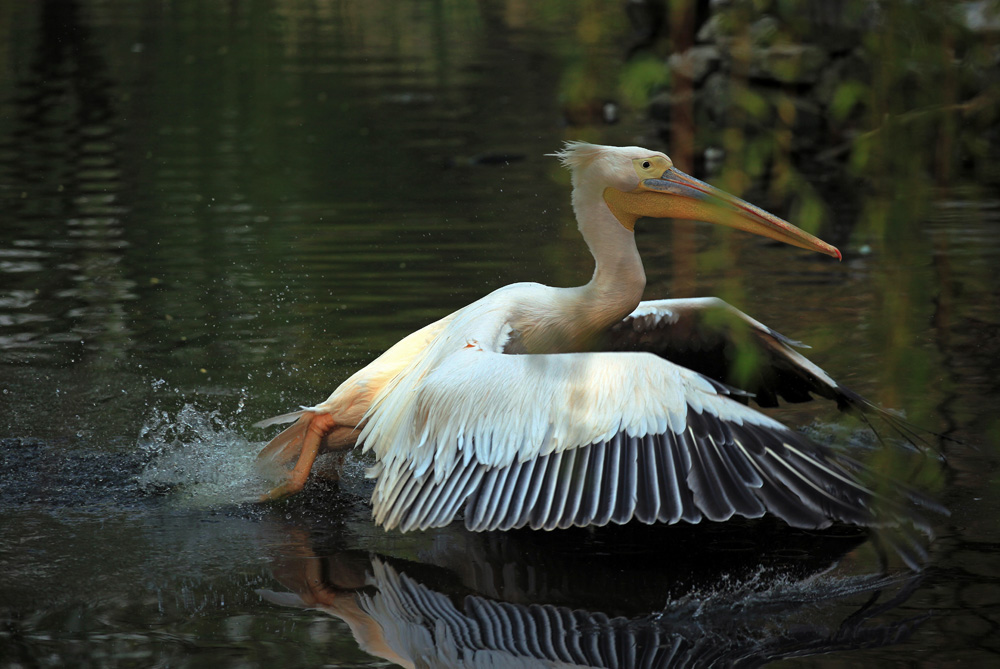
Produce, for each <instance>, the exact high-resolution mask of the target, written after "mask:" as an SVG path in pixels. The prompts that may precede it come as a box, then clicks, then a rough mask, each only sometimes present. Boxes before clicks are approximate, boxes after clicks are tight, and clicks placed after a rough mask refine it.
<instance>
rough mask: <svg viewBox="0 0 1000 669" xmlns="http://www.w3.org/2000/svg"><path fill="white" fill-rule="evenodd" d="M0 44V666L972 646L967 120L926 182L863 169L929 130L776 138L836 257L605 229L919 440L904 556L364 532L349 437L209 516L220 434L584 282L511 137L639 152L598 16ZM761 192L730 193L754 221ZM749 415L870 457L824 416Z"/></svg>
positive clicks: (997, 344) (978, 420)
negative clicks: (837, 141)
mask: <svg viewBox="0 0 1000 669" xmlns="http://www.w3.org/2000/svg"><path fill="white" fill-rule="evenodd" d="M0 34H2V35H3V38H4V39H3V41H2V44H3V45H4V48H3V49H2V50H0V392H2V396H0V575H2V580H0V665H2V666H69V665H72V666H151V665H155V666H207V665H215V666H220V665H224V666H274V665H279V664H280V665H307V666H316V665H336V666H362V665H384V664H385V662H386V661H390V662H399V663H402V664H404V665H408V666H414V665H416V666H449V665H456V664H459V663H460V661H464V662H466V663H467V664H469V665H472V666H527V665H525V662H526V660H525V658H527V657H534V658H538V663H539V664H538V665H537V666H552V665H553V664H554V663H556V662H560V661H561V662H569V663H576V664H584V665H586V664H592V665H596V666H705V665H708V664H713V663H715V664H720V665H722V664H732V663H739V662H742V663H744V664H746V665H751V666H752V665H757V664H760V663H766V662H768V661H770V660H775V659H779V658H792V659H790V660H789V661H791V662H799V663H801V664H803V665H809V666H813V665H817V664H819V665H824V666H846V665H848V664H850V665H856V664H857V663H863V664H864V665H866V666H869V665H896V664H901V665H906V666H913V665H919V666H937V665H940V664H945V663H948V664H951V663H959V662H964V663H969V664H972V665H975V666H981V665H986V664H990V663H992V662H995V661H996V655H997V654H998V652H1000V629H998V626H1000V523H998V521H997V518H1000V488H998V485H997V478H996V471H997V467H998V464H1000V453H998V450H997V449H998V444H1000V418H998V415H1000V414H997V412H996V403H997V400H998V398H1000V383H998V381H997V379H998V378H1000V363H998V361H1000V329H998V320H997V316H996V308H997V305H998V304H1000V278H998V273H997V271H996V268H997V266H998V263H1000V183H998V181H1000V179H997V172H996V170H995V169H989V168H988V166H989V165H990V164H996V163H995V161H991V159H990V156H991V155H992V156H994V157H995V156H996V153H995V151H996V147H995V145H990V144H989V141H990V139H989V137H988V136H986V137H976V138H970V137H968V136H966V135H963V134H962V133H961V131H956V132H955V134H954V135H953V136H951V135H949V137H952V138H953V139H955V140H956V141H955V144H954V146H955V148H954V149H953V150H954V151H955V152H957V156H958V157H957V158H956V160H955V161H954V167H953V169H951V170H950V171H948V172H947V174H946V175H944V176H942V173H941V171H940V169H938V171H937V172H934V171H933V170H932V171H931V172H929V173H928V175H929V176H926V177H924V176H914V175H915V174H917V173H918V171H919V170H918V171H911V170H907V169H902V168H900V167H899V166H900V165H921V166H923V165H927V164H936V163H934V159H933V155H936V154H934V153H933V152H934V151H935V150H936V149H935V147H938V148H940V145H939V144H933V145H932V144H929V143H925V142H922V141H918V140H920V139H921V138H920V137H919V136H917V135H907V132H908V131H907V130H906V129H905V128H904V130H903V131H898V132H899V133H900V136H899V137H897V138H896V139H894V140H893V141H892V143H891V144H890V145H889V146H888V148H886V146H882V151H883V153H882V154H879V153H878V151H875V152H874V153H873V155H876V156H877V155H882V160H883V161H884V164H882V165H881V166H880V165H878V164H873V165H872V166H871V167H870V169H871V170H872V172H871V173H870V174H868V173H864V171H863V169H862V172H861V173H860V174H859V173H858V172H857V169H858V168H857V165H856V164H855V165H854V167H853V168H852V167H851V165H850V164H848V163H843V162H842V163H839V165H840V167H839V168H837V167H832V166H831V165H830V164H828V163H823V162H813V161H810V160H808V159H806V160H801V161H800V163H799V164H800V165H801V170H802V173H803V174H805V175H809V176H807V177H806V178H807V183H808V184H809V185H810V186H809V187H810V188H812V189H813V191H814V192H816V193H818V195H817V197H819V198H820V200H821V201H822V202H823V203H824V208H825V211H827V214H826V215H825V218H824V219H823V226H824V227H823V228H822V229H821V234H822V235H823V236H824V237H826V238H829V239H830V241H832V242H834V243H836V244H837V245H839V246H840V247H841V249H842V250H843V251H844V256H845V259H844V262H843V263H840V264H837V263H834V262H831V261H829V259H827V258H822V257H813V256H810V255H808V254H805V253H800V252H798V251H797V250H794V249H790V248H787V247H784V248H781V247H776V246H773V245H770V244H766V243H762V242H760V241H758V240H755V239H746V238H743V237H739V236H737V235H725V234H722V233H720V232H719V231H716V230H708V229H706V228H705V227H702V226H695V225H689V224H677V225H672V224H669V223H665V222H652V221H647V222H645V223H644V225H643V226H642V227H641V229H640V230H639V236H638V239H639V244H640V250H641V251H642V253H643V255H644V257H645V259H646V268H647V274H648V277H649V281H648V288H647V293H646V294H647V296H648V297H662V296H667V295H673V296H685V295H713V294H714V295H721V296H723V297H725V298H726V299H728V300H730V301H731V302H733V303H734V304H736V305H737V306H739V307H740V308H741V309H743V310H745V311H746V312H748V313H750V314H752V315H754V316H755V317H757V318H758V319H760V320H762V321H764V322H765V323H768V324H769V325H771V326H773V327H775V328H776V329H778V330H780V331H782V332H783V333H784V334H786V335H788V336H790V337H792V338H794V339H799V340H802V341H805V342H807V343H809V344H811V345H812V347H813V348H812V350H811V351H810V357H811V358H812V359H813V360H815V361H816V362H818V363H819V364H821V365H822V366H823V367H824V368H825V369H827V370H828V371H829V372H830V373H831V374H832V375H833V376H834V377H835V378H837V379H838V380H840V381H841V382H843V383H845V384H846V385H849V386H851V387H853V388H854V389H856V390H858V391H860V392H862V393H863V394H865V395H866V396H868V397H870V398H872V399H873V400H875V401H876V402H878V403H880V404H882V405H884V406H887V407H891V408H893V409H894V410H898V411H901V412H904V413H905V415H906V416H907V417H908V418H909V419H910V420H911V421H912V422H914V423H916V424H918V425H921V426H925V427H926V428H927V429H929V430H932V431H935V432H939V433H942V434H945V435H947V436H948V437H949V438H950V440H938V439H935V438H932V439H931V441H932V442H933V445H934V446H935V448H938V449H941V450H943V451H944V453H945V455H946V457H947V462H946V463H945V464H943V465H941V464H939V463H936V462H934V461H933V460H929V459H926V458H919V459H916V461H915V464H914V463H913V462H911V463H910V464H909V465H907V466H908V467H909V470H907V471H901V472H899V474H900V475H905V477H906V478H908V479H910V480H913V481H915V482H916V483H917V484H919V485H921V486H924V487H927V488H930V489H931V490H933V491H934V494H935V495H936V496H937V497H938V498H939V499H940V500H941V501H942V502H943V503H945V504H946V505H947V506H948V507H949V508H950V510H951V512H952V515H951V516H950V517H947V518H936V519H935V521H936V522H935V529H936V532H937V537H936V539H935V540H934V541H933V543H932V544H931V546H930V561H929V566H928V568H927V569H926V570H925V572H923V573H922V574H919V575H913V574H910V573H907V572H905V571H901V570H893V571H891V572H890V573H889V574H888V575H882V574H880V570H879V560H878V555H877V552H876V551H875V550H874V548H873V546H872V545H871V542H870V541H869V540H868V538H867V537H866V535H865V534H864V533H859V532H856V531H854V530H852V529H850V528H838V529H834V530H831V531H828V532H814V533H808V532H798V531H790V530H788V529H787V528H783V527H781V526H780V525H779V524H777V523H771V522H769V521H767V520H765V521H761V522H757V523H749V522H748V523H727V524H724V525H721V526H717V527H708V526H705V527H668V528H646V527H643V528H629V527H626V528H619V529H615V530H612V531H607V532H597V533H591V532H565V533H562V532H560V533H554V534H533V533H531V532H526V533H510V534H506V535H505V534H484V535H474V534H470V533H467V532H465V531H464V530H462V529H460V528H458V527H452V528H445V529H442V530H439V531H435V532H428V533H421V534H415V535H398V534H395V533H385V532H383V531H382V530H380V529H377V528H374V527H373V526H372V524H371V521H370V515H369V513H370V512H369V508H368V506H367V497H368V495H369V492H370V489H369V487H368V486H369V484H368V483H367V482H366V481H365V480H364V477H363V470H364V461H363V460H362V458H360V457H358V458H356V459H354V460H352V461H350V462H349V463H348V470H347V476H346V479H345V481H343V482H342V484H341V485H339V486H332V485H329V484H323V483H322V482H316V483H312V484H310V486H309V487H308V488H307V490H306V492H305V493H303V494H302V495H299V496H298V497H297V498H294V499H292V500H289V501H288V502H287V503H282V504H277V505H273V506H269V507H259V506H255V505H252V504H245V503H243V502H244V501H245V500H247V499H250V498H253V497H254V496H255V495H257V494H259V493H260V492H261V490H262V489H263V486H264V483H263V482H262V481H259V480H257V479H256V478H255V476H254V474H253V471H252V468H251V463H252V461H253V456H254V454H255V453H256V451H257V450H259V448H260V447H261V446H262V444H263V442H264V441H265V440H266V439H267V436H268V435H267V434H264V433H262V432H260V431H257V430H254V429H253V428H251V427H250V424H252V423H253V422H254V421H256V420H259V419H261V418H264V417H267V416H270V415H272V414H275V413H280V412H282V411H285V410H288V409H289V408H293V407H295V406H297V405H299V404H301V403H312V402H315V401H318V400H320V399H322V398H323V397H325V396H326V395H327V394H328V393H329V392H330V390H332V389H333V388H334V387H335V386H336V384H337V383H338V382H339V381H340V380H342V379H343V378H345V377H346V376H348V375H349V374H350V373H351V372H353V371H354V370H356V369H357V368H358V367H359V366H362V365H364V364H365V363H367V362H368V361H369V360H371V359H372V358H373V357H375V356H376V355H377V354H378V353H379V352H381V351H382V350H384V349H385V348H386V347H387V346H389V345H391V344H392V343H393V342H395V341H396V340H397V339H398V338H400V337H401V336H403V335H405V334H406V333H408V332H410V331H412V330H414V329H416V328H418V327H420V326H422V325H424V324H426V323H427V322H429V321H430V320H432V319H435V318H438V317H440V316H442V315H444V314H446V313H448V312H449V311H451V310H453V309H455V308H458V307H460V306H462V305H464V304H466V303H468V302H469V301H472V300H474V299H476V298H478V297H479V296H481V295H483V294H485V293H486V292H489V291H490V290H492V289H493V288H495V287H498V286H500V285H503V284H507V283H510V282H513V281H520V280H536V281H542V282H546V283H553V284H557V285H572V284H575V283H581V282H583V281H585V280H586V279H587V278H588V276H589V273H590V271H591V266H590V260H589V257H588V254H587V252H586V248H585V247H584V245H583V244H582V243H581V242H580V241H579V240H578V238H577V236H576V233H575V230H574V229H573V223H572V214H571V211H570V209H569V206H568V195H569V188H568V177H567V175H566V174H565V173H563V172H562V171H561V170H560V169H559V168H558V166H557V164H556V162H555V161H554V160H553V159H551V158H546V157H544V155H543V154H545V153H548V152H551V151H552V150H554V149H556V148H558V146H559V145H560V143H561V141H562V140H564V139H589V140H595V141H602V142H607V143H613V144H625V143H628V144H632V143H637V144H640V145H645V146H650V147H653V148H664V147H665V143H664V139H663V137H662V136H661V135H660V134H659V133H658V131H657V128H656V126H655V125H654V124H653V123H651V122H650V121H649V120H648V119H647V118H646V113H645V107H644V106H641V105H640V106H636V107H630V106H629V105H628V104H626V103H625V101H624V100H622V99H620V97H621V96H620V95H619V91H620V87H619V84H620V83H621V82H620V78H621V74H620V73H621V71H623V67H624V65H623V63H624V56H625V54H626V52H627V51H628V49H627V43H628V39H629V38H628V37H627V36H628V35H629V34H630V33H629V26H628V23H627V21H626V19H625V17H624V14H623V12H622V11H621V8H620V6H619V4H618V3H608V6H607V7H604V6H590V5H588V4H587V3H575V2H574V3H571V2H565V3H548V4H542V5H539V6H536V5H534V4H533V3H518V2H499V1H496V2H493V1H490V2H481V3H474V2H462V1H459V0H453V1H445V2H421V3H391V2H360V1H359V2H306V1H303V2H246V3H243V2H236V3H225V4H216V3H198V2H173V3H124V2H116V1H112V2H84V3H73V2H37V3H11V4H10V5H8V4H5V5H3V6H2V7H0ZM981 39H991V38H981ZM910 55H911V56H912V54H910ZM884 76H888V75H884ZM921 83H922V82H921V81H919V80H918V81H917V85H920V84H921ZM924 84H926V85H925V86H924V88H921V89H918V90H921V91H923V90H926V91H927V93H926V95H925V97H924V98H920V99H919V100H916V101H915V102H913V104H917V103H920V104H924V103H926V104H927V105H933V104H934V102H935V98H934V95H937V94H940V95H944V92H943V91H942V87H941V86H935V85H934V84H933V83H926V82H924ZM944 89H947V87H944ZM580 91H584V92H583V93H581V92H580ZM588 91H589V93H588ZM982 92H983V94H984V95H987V97H988V95H989V94H995V90H993V91H992V92H991V91H989V90H986V91H982ZM607 100H617V101H618V102H619V103H620V110H619V115H620V122H618V123H616V124H613V125H609V124H606V123H604V122H603V121H602V120H601V118H600V111H599V110H600V109H601V107H602V105H603V104H604V102H606V101H607ZM933 108H934V109H937V107H933ZM595 110H596V111H595ZM907 118H909V117H907ZM963 122H965V121H963ZM956 127H962V126H961V124H959V125H958V126H956ZM888 134H889V130H885V132H883V133H882V135H879V134H878V133H876V134H874V135H872V136H874V137H875V141H876V142H877V141H882V140H880V139H879V137H880V136H881V137H884V136H886V135H888ZM974 139H977V140H980V141H979V144H977V143H976V142H975V141H973V140H974ZM897 140H898V141H897ZM907 140H908V141H907ZM886 141H888V140H886ZM983 142H985V143H986V144H985V146H984V145H983ZM991 151H993V152H994V153H992V154H991V153H990V152H991ZM887 156H888V157H887ZM984 156H985V157H984ZM855 162H856V161H855ZM983 165H986V166H987V168H984V167H982V166H983ZM837 169H839V170H840V171H839V172H838V171H836V170H837ZM851 169H855V171H854V172H851ZM922 169H923V168H922V167H921V168H920V170H922ZM919 173H920V174H923V172H922V171H919ZM707 176H709V177H711V176H712V175H707ZM769 192H772V193H773V190H769V189H768V187H767V186H766V184H758V185H756V186H754V187H753V188H752V189H751V191H750V193H749V194H750V196H751V197H754V199H755V200H756V201H758V202H759V203H761V204H762V205H764V206H766V207H768V208H772V209H775V210H776V211H778V212H779V213H783V214H788V212H787V211H783V210H782V207H783V202H782V200H781V198H777V199H775V200H774V201H768V198H769V196H768V193H769ZM793 213H794V212H793ZM683 248H690V249H693V250H696V251H698V255H697V257H696V259H695V260H691V259H689V258H688V257H686V256H684V255H682V254H681V253H680V252H679V251H677V250H678V249H683ZM776 415H778V416H779V417H780V418H781V419H783V420H788V421H790V422H794V423H795V424H797V425H801V426H804V427H805V428H806V429H808V430H809V431H810V434H812V435H813V436H815V437H816V438H817V439H821V440H827V441H834V442H837V443H841V444H849V446H848V447H849V448H852V449H854V450H856V451H858V452H859V453H860V454H865V453H867V452H868V451H870V450H872V449H871V445H872V443H873V441H874V439H873V438H872V437H871V435H870V434H868V433H867V432H865V431H864V430H863V429H862V427H861V426H858V425H856V424H854V423H852V422H850V421H849V420H847V419H845V418H843V417H841V416H838V415H837V414H836V412H835V411H834V410H832V409H831V408H829V407H821V406H816V407H813V406H797V407H794V408H788V409H782V410H779V411H778V412H777V414H776ZM876 457H878V456H876ZM908 462H909V461H908ZM512 658H520V659H512ZM794 658H805V659H794ZM644 662H645V663H646V664H645V665H644V664H643V663H644Z"/></svg>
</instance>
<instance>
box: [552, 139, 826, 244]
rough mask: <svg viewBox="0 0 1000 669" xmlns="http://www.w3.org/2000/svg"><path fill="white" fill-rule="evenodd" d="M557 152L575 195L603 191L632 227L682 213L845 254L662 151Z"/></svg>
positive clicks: (574, 145) (583, 147)
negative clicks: (697, 174)
mask: <svg viewBox="0 0 1000 669" xmlns="http://www.w3.org/2000/svg"><path fill="white" fill-rule="evenodd" d="M554 155H555V156H556V157H558V158H559V159H560V160H561V161H562V162H563V164H564V165H566V166H567V167H569V168H570V169H571V170H572V171H573V188H574V197H576V196H578V195H580V194H587V193H590V194H598V193H599V194H600V197H601V198H602V199H603V201H604V203H605V204H606V205H607V208H608V209H609V210H610V211H611V213H612V214H614V217H615V218H616V219H617V220H618V222H619V223H620V224H621V225H622V227H624V228H625V229H626V230H628V231H630V232H631V231H634V229H635V222H636V221H637V220H639V219H640V218H682V219H688V220H695V221H705V222H708V223H717V224H719V225H725V226H728V227H731V228H737V229H738V230H744V231H746V232H752V233H754V234H757V235H761V236H763V237H768V238H770V239H774V240H777V241H779V242H784V243H786V244H791V245H792V246H798V247H799V248H803V249H809V250H810V251H819V252H820V253H825V254H826V255H830V256H833V257H834V258H837V259H838V260H840V258H841V255H840V251H838V250H837V249H836V247H834V246H831V245H830V244H827V243H826V242H824V241H823V240H821V239H818V238H816V237H814V236H813V235H811V234H809V233H808V232H806V231H805V230H801V229H799V228H797V227H795V226H794V225H792V224H791V223H789V222H788V221H785V220H783V219H781V218H778V217H777V216H775V215H774V214H771V213H769V212H766V211H764V210H763V209H761V208H759V207H755V206H754V205H752V204H750V203H749V202H746V201H744V200H741V199H740V198H738V197H736V196H735V195H730V194H729V193H727V192H725V191H723V190H720V189H718V188H716V187H715V186H711V185H709V184H707V183H705V182H704V181H701V180H699V179H695V178H694V177H692V176H690V175H688V174H685V173H684V172H682V171H680V170H679V169H677V168H676V167H674V164H673V162H672V161H671V160H670V158H669V157H667V155H666V154H664V153H660V152H659V151H651V150H649V149H644V148H641V147H638V146H626V147H615V146H597V145H594V144H587V143H585V142H567V144H566V146H565V147H564V148H563V149H562V150H561V151H559V152H558V153H556V154H554Z"/></svg>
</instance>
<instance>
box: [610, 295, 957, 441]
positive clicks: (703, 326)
mask: <svg viewBox="0 0 1000 669" xmlns="http://www.w3.org/2000/svg"><path fill="white" fill-rule="evenodd" d="M602 343H603V348H604V349H605V350H609V351H648V352H650V353H654V354H656V355H658V356H660V357H662V358H665V359H667V360H670V361H671V362H674V363H676V364H678V365H681V366H682V367H686V368H687V369H691V370H693V371H696V372H698V373H700V374H704V375H705V376H707V377H709V378H711V379H714V380H715V381H718V382H719V383H724V384H726V385H728V386H730V387H732V388H738V389H740V390H742V391H745V392H746V393H748V394H749V395H750V396H751V397H752V399H753V401H754V402H755V403H756V404H757V405H758V406H761V407H775V406H778V398H781V399H782V400H784V401H786V402H807V401H809V400H811V399H813V397H814V396H818V397H824V398H826V399H831V400H834V401H835V402H836V403H837V406H838V408H840V409H841V410H849V411H852V412H853V413H855V414H856V415H858V416H860V417H861V418H862V419H863V420H865V421H866V422H868V423H869V425H870V426H871V427H872V428H873V430H874V429H875V426H874V425H873V424H872V423H871V420H870V417H872V416H876V417H878V418H879V419H881V420H882V421H884V423H885V424H886V425H888V426H889V428H890V429H891V430H893V431H894V432H896V433H897V434H898V435H899V436H900V437H901V438H902V439H903V440H904V441H907V442H909V443H910V444H912V445H914V446H917V447H918V448H922V449H923V448H927V449H930V450H935V449H934V447H933V446H932V445H931V443H930V442H929V441H928V439H927V437H928V436H929V435H932V434H933V433H930V432H928V431H926V430H922V429H921V428H919V427H916V426H914V425H911V424H910V423H908V422H907V421H905V420H903V419H902V418H900V417H899V416H897V415H896V414H893V413H891V412H888V411H886V410H885V409H882V408H881V407H879V406H878V405H876V404H874V403H872V402H870V401H869V400H867V399H865V398H864V397H862V396H861V395H859V394H858V393H856V392H854V391H853V390H851V389H850V388H847V387H845V386H842V385H841V384H839V383H837V382H836V381H835V380H833V379H832V378H831V377H830V375H829V374H827V373H826V372H825V371H823V370H822V369H821V368H820V367H818V366H817V365H815V364H814V363H812V362H811V361H810V360H808V359H807V358H806V357H805V356H803V355H802V354H800V353H799V352H798V351H796V350H795V348H796V347H803V344H801V343H799V342H796V341H793V340H791V339H788V338H787V337H785V336H783V335H781V334H779V333H778V332H775V331H774V330H772V329H771V328H769V327H767V326H766V325H764V324H763V323H760V322H758V321H756V320H754V319H753V318H751V317H750V316H747V315H746V314H745V313H743V312H742V311H740V310H738V309H736V308H735V307H732V306H730V305H729V304H727V303H726V302H723V301H722V300H720V299H718V298H716V297H703V298H692V299H681V300H655V301H649V302H642V303H640V304H639V306H638V308H636V310H635V311H633V312H632V313H631V314H629V315H628V316H626V317H625V318H624V319H623V320H622V321H621V322H619V323H616V324H615V325H614V327H612V328H611V329H610V330H609V332H608V333H607V335H606V338H605V340H604V341H603V342H602ZM733 398H734V399H736V400H738V401H741V402H744V403H745V402H746V401H747V398H746V397H741V396H740V395H733ZM875 432H876V434H878V431H877V430H875ZM934 436H937V437H939V438H943V437H942V435H934Z"/></svg>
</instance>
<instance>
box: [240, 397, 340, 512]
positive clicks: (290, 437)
mask: <svg viewBox="0 0 1000 669" xmlns="http://www.w3.org/2000/svg"><path fill="white" fill-rule="evenodd" d="M336 426H337V423H336V421H334V419H333V416H331V415H330V414H328V413H306V414H303V416H302V418H300V419H299V420H298V421H297V422H296V423H295V424H294V425H292V426H291V427H290V428H288V429H287V430H285V431H284V432H282V433H281V434H279V435H278V436H277V437H275V438H274V439H273V440H271V442H270V443H269V444H268V445H267V446H265V447H264V449H263V450H262V451H261V452H260V454H259V455H258V456H257V458H258V462H261V461H267V462H268V464H271V465H284V464H286V463H288V462H291V461H292V459H293V458H295V457H296V454H297V455H298V459H297V461H296V462H295V467H293V468H292V469H291V471H288V472H285V473H284V474H283V475H282V476H283V478H284V479H285V480H284V481H283V482H282V483H281V484H279V485H277V486H275V487H274V488H271V490H269V491H267V492H266V493H264V494H263V495H261V496H260V501H261V502H269V501H272V500H276V499H281V498H282V497H287V496H288V495H294V494H295V493H297V492H299V491H300V490H302V488H303V487H305V484H306V480H307V479H308V478H309V472H310V470H312V466H313V463H314V462H316V456H317V455H319V451H320V447H321V446H322V444H323V439H324V437H326V435H328V434H329V433H330V432H331V431H332V430H333V429H334V428H335V427H336ZM303 433H304V434H303Z"/></svg>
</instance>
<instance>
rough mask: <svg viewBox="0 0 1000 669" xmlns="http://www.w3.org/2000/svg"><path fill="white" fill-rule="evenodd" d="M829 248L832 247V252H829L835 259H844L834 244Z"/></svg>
mask: <svg viewBox="0 0 1000 669" xmlns="http://www.w3.org/2000/svg"><path fill="white" fill-rule="evenodd" d="M831 248H832V249H833V253H831V254H830V255H832V256H833V257H834V258H836V259H837V260H843V259H844V256H842V255H841V254H840V249H838V248H837V247H836V246H833V247H831Z"/></svg>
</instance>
